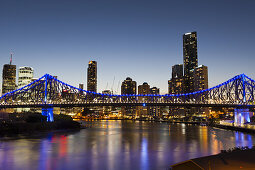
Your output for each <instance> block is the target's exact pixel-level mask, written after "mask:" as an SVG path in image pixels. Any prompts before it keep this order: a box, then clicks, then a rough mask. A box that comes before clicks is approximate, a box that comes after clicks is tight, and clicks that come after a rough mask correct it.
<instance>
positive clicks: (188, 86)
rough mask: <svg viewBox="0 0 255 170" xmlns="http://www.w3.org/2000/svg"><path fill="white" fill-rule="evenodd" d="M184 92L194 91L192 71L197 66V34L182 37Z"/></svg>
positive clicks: (191, 33) (192, 33) (187, 34)
mask: <svg viewBox="0 0 255 170" xmlns="http://www.w3.org/2000/svg"><path fill="white" fill-rule="evenodd" d="M183 64H184V92H185V93H189V92H193V91H194V79H193V70H194V69H195V68H196V67H197V66H198V59H197V33H196V32H190V33H186V34H184V35H183Z"/></svg>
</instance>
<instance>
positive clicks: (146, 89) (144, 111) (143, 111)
mask: <svg viewBox="0 0 255 170" xmlns="http://www.w3.org/2000/svg"><path fill="white" fill-rule="evenodd" d="M138 94H142V95H146V94H150V85H149V84H148V83H147V82H144V83H143V84H142V85H139V86H138ZM138 99H139V101H143V102H147V99H148V97H145V96H139V97H138ZM137 112H138V115H139V117H140V118H141V117H146V116H148V107H147V106H138V107H137Z"/></svg>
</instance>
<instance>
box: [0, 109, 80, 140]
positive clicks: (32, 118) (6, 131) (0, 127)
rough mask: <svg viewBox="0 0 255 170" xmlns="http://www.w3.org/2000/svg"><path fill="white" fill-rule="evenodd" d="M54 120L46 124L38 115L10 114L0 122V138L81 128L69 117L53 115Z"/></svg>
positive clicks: (44, 119) (42, 117) (43, 118)
mask: <svg viewBox="0 0 255 170" xmlns="http://www.w3.org/2000/svg"><path fill="white" fill-rule="evenodd" d="M54 119H55V120H54V122H47V121H46V118H45V117H44V116H42V115H41V114H39V113H19V114H16V113H12V114H10V115H9V118H8V119H4V120H1V121H0V136H8V135H13V134H29V133H35V132H47V131H56V130H79V129H81V128H82V126H81V124H80V123H79V122H76V121H73V119H72V118H71V117H70V116H66V115H54Z"/></svg>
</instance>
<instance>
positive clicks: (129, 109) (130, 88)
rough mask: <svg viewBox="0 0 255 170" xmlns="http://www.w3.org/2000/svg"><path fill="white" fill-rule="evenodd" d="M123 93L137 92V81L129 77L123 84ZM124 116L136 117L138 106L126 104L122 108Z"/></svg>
mask: <svg viewBox="0 0 255 170" xmlns="http://www.w3.org/2000/svg"><path fill="white" fill-rule="evenodd" d="M121 94H136V81H133V80H132V79H131V78H130V77H127V78H126V80H124V81H123V82H122V84H121ZM130 98H131V97H130ZM121 111H122V113H123V115H124V116H128V117H132V118H134V116H135V112H136V107H133V106H125V107H122V108H121Z"/></svg>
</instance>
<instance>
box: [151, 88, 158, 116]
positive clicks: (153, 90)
mask: <svg viewBox="0 0 255 170" xmlns="http://www.w3.org/2000/svg"><path fill="white" fill-rule="evenodd" d="M150 94H154V95H158V94H159V88H157V87H152V88H150ZM156 98H157V97H155V99H156ZM149 114H150V116H153V117H159V116H160V107H159V106H151V107H149Z"/></svg>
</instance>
